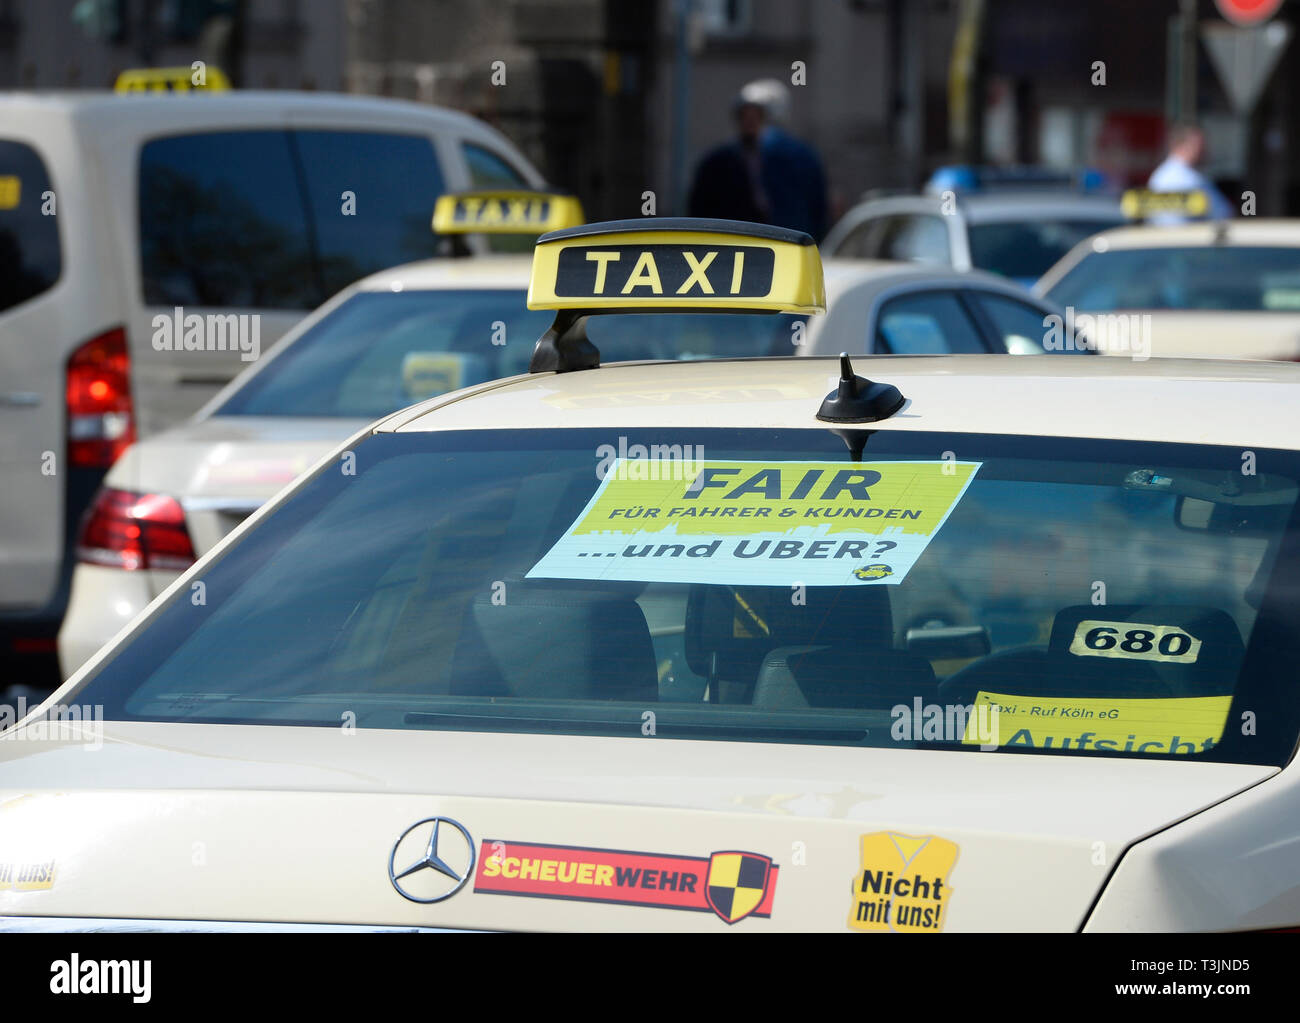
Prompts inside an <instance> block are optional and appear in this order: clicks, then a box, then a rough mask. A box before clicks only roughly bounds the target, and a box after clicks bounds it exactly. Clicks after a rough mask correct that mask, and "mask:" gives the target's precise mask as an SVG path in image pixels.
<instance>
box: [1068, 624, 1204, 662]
mask: <svg viewBox="0 0 1300 1023" xmlns="http://www.w3.org/2000/svg"><path fill="white" fill-rule="evenodd" d="M1070 653H1072V654H1077V655H1078V656H1080V657H1134V658H1137V659H1138V660H1142V661H1169V662H1173V663H1174V664H1194V663H1196V658H1197V657H1199V656H1200V653H1201V641H1200V640H1199V639H1197V638H1196V637H1194V636H1192V635H1190V634H1189V633H1188V632H1187V631H1186V630H1184V629H1182V628H1179V627H1178V626H1177V625H1143V624H1142V623H1141V622H1080V623H1079V625H1078V628H1076V629H1075V630H1074V639H1073V640H1072V641H1071V642H1070Z"/></svg>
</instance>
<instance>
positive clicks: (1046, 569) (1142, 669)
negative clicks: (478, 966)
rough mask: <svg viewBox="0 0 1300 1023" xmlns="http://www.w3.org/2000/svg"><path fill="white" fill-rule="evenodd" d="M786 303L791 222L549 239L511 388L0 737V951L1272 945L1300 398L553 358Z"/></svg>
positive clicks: (226, 569)
mask: <svg viewBox="0 0 1300 1023" xmlns="http://www.w3.org/2000/svg"><path fill="white" fill-rule="evenodd" d="M821 304H822V284H821V273H820V265H819V263H818V260H817V255H816V249H815V248H814V247H813V245H812V243H811V239H809V238H808V237H807V236H806V235H800V234H796V233H793V232H788V231H782V230H780V229H774V228H766V227H758V226H755V225H743V224H728V223H725V222H707V223H705V224H703V225H701V224H700V223H699V222H693V221H680V220H656V221H653V222H642V221H624V222H615V223H611V224H596V225H588V226H586V227H582V228H576V229H573V230H566V231H559V232H555V233H552V234H548V235H544V236H543V237H542V238H541V239H540V241H539V244H538V245H537V248H536V250H535V253H534V266H533V273H532V280H531V285H530V292H529V305H530V306H531V307H533V308H537V309H546V310H551V311H553V312H554V317H555V318H554V322H553V324H552V326H551V327H550V329H548V330H547V331H546V332H545V334H544V335H543V336H542V337H541V338H540V340H539V342H538V344H537V346H536V349H535V351H534V353H533V356H532V359H531V362H530V367H529V372H527V373H523V374H520V375H517V376H514V377H511V378H509V379H504V380H494V381H488V382H484V383H481V384H478V385H475V386H473V387H469V388H465V389H462V390H459V391H456V392H452V393H449V394H444V395H440V396H437V397H435V398H432V399H429V400H428V401H425V402H423V403H420V404H418V405H415V406H413V407H410V408H407V409H405V410H403V411H400V412H398V413H396V414H393V415H390V416H388V417H387V418H385V419H383V420H381V421H379V422H377V423H375V424H373V425H370V426H367V427H366V428H364V429H362V430H359V431H358V432H356V433H355V434H354V435H353V436H352V437H351V438H349V439H348V440H347V441H346V442H344V443H342V444H340V445H338V446H337V447H336V448H335V449H334V450H332V451H331V452H329V453H328V454H326V455H325V456H324V457H322V458H320V459H319V460H318V461H317V462H316V463H315V464H314V465H313V466H311V467H310V468H309V469H308V470H307V471H306V472H305V473H304V475H302V476H301V477H300V478H299V479H298V480H297V481H295V482H294V483H293V484H292V485H291V486H289V487H288V488H286V489H285V490H284V491H282V492H281V493H280V494H279V495H278V496H277V497H275V498H274V499H273V500H272V501H271V502H269V503H268V504H267V505H265V506H263V507H262V508H261V509H260V510H258V511H257V512H255V513H254V514H253V515H252V516H251V517H249V518H248V519H247V520H246V521H244V522H243V523H242V524H241V525H240V526H239V527H238V528H236V529H235V530H234V531H233V532H232V533H231V534H230V535H229V536H227V537H225V539H223V540H222V541H221V542H220V543H218V544H217V545H216V546H215V548H214V549H213V550H211V551H210V552H209V553H208V554H206V555H205V556H204V557H202V558H200V559H199V560H198V562H197V563H196V564H194V565H193V566H192V567H191V568H190V569H188V570H187V571H186V572H185V574H184V575H182V576H181V577H180V578H179V579H178V580H176V581H175V582H174V583H173V584H172V585H171V586H169V587H168V588H167V590H166V591H165V592H164V593H163V594H161V596H160V597H159V598H158V599H157V600H155V601H154V602H153V603H151V604H150V605H149V607H148V608H147V609H146V610H145V611H144V612H143V613H142V614H141V615H140V616H139V617H137V618H136V619H135V620H134V621H132V622H131V623H130V624H129V625H128V626H127V627H126V628H125V629H124V630H123V631H122V633H121V634H120V635H119V636H118V637H117V638H116V639H115V640H114V641H113V642H112V643H111V644H109V645H108V646H107V647H105V648H104V649H103V650H101V651H100V652H98V653H97V654H96V655H95V656H94V657H93V658H91V660H90V661H89V662H88V663H87V664H86V665H84V666H83V667H82V668H81V669H80V670H79V671H78V672H77V673H76V674H75V675H74V676H73V677H72V678H71V679H69V680H68V682H67V683H66V684H65V685H64V686H63V687H62V688H61V689H60V690H59V691H58V692H57V693H56V694H55V695H54V696H53V697H52V698H51V699H50V700H49V701H47V702H46V703H45V704H43V705H41V706H40V707H38V708H34V709H31V710H30V711H29V712H28V713H27V715H26V717H25V718H23V719H22V720H21V721H19V722H18V723H17V724H16V725H12V726H11V727H10V728H9V729H8V730H7V731H6V732H5V733H4V734H3V737H0V930H15V931H26V930H85V929H95V930H131V929H140V928H148V929H159V930H195V929H198V930H205V929H212V930H223V929H224V930H229V929H239V930H243V929H248V930H253V929H295V928H301V927H303V926H306V927H322V928H323V927H326V926H349V927H363V928H374V929H390V928H406V929H484V930H607V929H609V930H633V931H703V932H710V933H724V932H733V933H734V932H751V933H765V932H769V931H782V930H827V931H838V932H844V933H848V932H878V933H889V932H893V933H899V932H918V933H936V932H957V931H996V930H1017V931H1053V930H1054V931H1078V930H1144V931H1145V930H1207V929H1208V930H1235V929H1256V930H1264V929H1276V928H1286V927H1295V926H1296V925H1297V924H1298V923H1300V867H1298V866H1297V861H1296V857H1295V855H1294V827H1293V823H1292V822H1293V821H1294V820H1295V819H1296V816H1297V814H1298V813H1300V767H1297V765H1296V764H1295V763H1294V761H1293V754H1294V752H1295V747H1296V742H1297V736H1300V697H1297V690H1296V687H1295V686H1294V685H1293V684H1291V679H1292V678H1293V675H1294V665H1295V664H1296V663H1297V662H1298V661H1300V632H1298V631H1297V630H1296V629H1295V627H1294V623H1295V621H1296V618H1297V612H1298V611H1300V608H1297V600H1300V597H1298V594H1300V528H1298V526H1297V511H1296V507H1297V495H1298V493H1300V486H1298V483H1297V481H1300V402H1297V400H1296V398H1297V394H1298V393H1300V367H1293V366H1285V365H1266V364H1260V363H1256V364H1246V363H1227V362H1183V361H1160V360H1153V361H1150V362H1137V361H1124V360H1118V359H1051V358H1042V359H1007V358H1001V357H989V356H970V357H957V358H952V359H935V358H913V357H882V358H875V359H868V358H865V357H864V358H859V359H857V360H856V361H855V360H852V359H850V358H848V357H845V358H840V359H834V358H831V359H811V358H787V359H757V360H734V361H727V360H723V361H696V362H667V363H643V364H624V365H618V366H606V367H603V368H602V367H601V366H600V362H601V353H600V351H599V349H598V347H597V345H596V344H595V343H594V342H593V338H594V337H596V336H597V331H596V329H594V328H593V329H592V331H591V334H590V335H588V324H589V321H591V322H592V323H594V322H595V321H597V320H598V319H599V317H600V316H601V315H604V314H606V313H609V312H613V311H616V310H620V309H621V310H626V309H628V308H638V309H644V310H648V311H650V312H651V313H658V314H660V319H661V321H662V324H663V329H664V330H665V331H668V332H671V330H672V329H673V328H672V324H673V319H674V315H676V314H680V313H681V312H682V311H684V310H687V311H699V310H703V309H716V310H719V311H724V310H725V311H728V312H742V311H743V312H745V313H748V314H752V315H755V316H763V315H779V314H780V313H781V312H785V313H793V314H797V315H809V314H812V313H814V311H815V310H816V309H817V308H818V307H819V306H820V305H821ZM1103 388H1104V390H1105V393H1106V394H1107V395H1108V401H1107V406H1106V414H1105V415H1104V416H1100V415H1098V414H1097V404H1096V395H1097V393H1098V391H1099V390H1100V389H1103ZM1232 409H1248V410H1249V412H1248V414H1233V413H1231V411H1229V412H1227V413H1225V412H1224V410H1232ZM1210 412H1212V413H1213V414H1208V413H1210ZM0 724H9V722H0Z"/></svg>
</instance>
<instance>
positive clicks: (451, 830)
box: [388, 817, 475, 902]
mask: <svg viewBox="0 0 1300 1023" xmlns="http://www.w3.org/2000/svg"><path fill="white" fill-rule="evenodd" d="M430 824H432V825H433V830H432V831H430V832H429V840H428V842H427V843H425V844H424V846H423V847H422V852H421V855H420V857H419V859H417V860H416V861H415V862H414V863H412V864H411V865H410V866H409V867H407V868H406V869H405V870H403V871H401V872H400V873H399V872H398V871H397V851H398V850H399V849H400V848H401V847H402V843H403V842H405V841H406V838H407V836H408V835H410V834H411V833H412V832H414V831H417V830H418V829H420V828H423V827H427V826H428V825H430ZM444 824H445V825H447V831H445V832H444V831H443V830H442V827H443V825H444ZM457 833H459V836H458V834H457ZM461 838H463V839H464V842H463V843H462V842H461V841H460V839H461ZM439 840H442V842H443V845H442V849H443V852H446V853H447V855H446V857H444V856H443V855H442V854H441V853H440V852H439V845H438V843H439ZM408 845H412V846H413V845H415V843H408ZM462 846H463V847H462ZM417 848H419V847H417ZM467 857H468V860H469V862H468V863H465V861H466V858H467ZM474 860H475V853H474V839H472V838H470V834H469V832H468V831H466V830H465V829H464V827H462V826H461V825H460V823H459V822H457V821H454V820H452V819H451V818H450V817H426V818H425V819H424V820H422V821H416V822H415V823H414V824H412V825H411V826H410V827H409V828H407V829H406V830H405V831H403V832H402V835H401V837H400V838H399V839H398V840H397V841H396V842H395V843H394V844H393V851H392V852H391V853H390V854H389V856H388V879H389V880H390V881H392V882H393V887H394V888H396V889H397V893H398V894H399V895H401V896H402V897H403V898H407V899H410V900H411V901H412V902H441V901H442V900H443V899H449V898H451V897H452V896H453V895H455V894H456V893H457V892H458V891H460V890H461V889H462V888H464V887H465V883H466V882H467V881H468V880H469V879H470V878H471V877H472V876H473V874H474ZM460 864H465V866H464V867H463V868H461V867H460V866H459V865H460ZM426 871H428V872H429V873H426ZM406 878H411V879H413V880H411V881H408V882H407V884H408V886H409V887H410V888H412V889H414V890H415V891H416V892H419V893H421V894H412V892H411V891H408V889H407V888H404V887H403V886H402V884H401V881H402V880H403V879H406ZM449 882H450V883H451V887H450V888H446V886H447V884H448V883H449ZM442 888H446V891H440V889H442ZM430 893H432V894H430Z"/></svg>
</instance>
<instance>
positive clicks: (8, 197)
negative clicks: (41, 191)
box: [0, 174, 23, 210]
mask: <svg viewBox="0 0 1300 1023" xmlns="http://www.w3.org/2000/svg"><path fill="white" fill-rule="evenodd" d="M22 195H23V182H22V179H21V178H19V177H18V175H17V174H0V210H11V209H13V208H14V207H15V206H17V205H18V200H19V199H21V198H22Z"/></svg>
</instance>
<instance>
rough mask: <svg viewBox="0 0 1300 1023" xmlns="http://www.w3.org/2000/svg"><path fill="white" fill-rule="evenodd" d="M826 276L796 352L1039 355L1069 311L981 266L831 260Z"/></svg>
mask: <svg viewBox="0 0 1300 1023" xmlns="http://www.w3.org/2000/svg"><path fill="white" fill-rule="evenodd" d="M825 277H826V303H827V311H826V315H825V316H818V317H814V318H812V319H811V320H809V321H808V324H807V328H808V329H807V336H806V338H805V339H804V343H803V344H802V345H799V346H796V347H795V348H794V349H793V351H794V354H796V355H836V354H838V353H840V352H849V353H851V354H866V355H974V354H994V353H1003V352H1005V353H1007V354H1010V355H1041V354H1043V353H1044V352H1045V351H1047V350H1048V349H1047V348H1046V347H1045V339H1046V338H1047V337H1048V336H1049V326H1050V324H1051V323H1052V322H1054V320H1053V318H1055V321H1057V322H1059V321H1060V320H1061V319H1062V318H1063V317H1064V310H1063V309H1062V308H1061V307H1060V306H1058V305H1057V304H1056V303H1054V302H1051V301H1049V300H1047V299H1044V298H1039V297H1036V296H1034V295H1031V294H1028V293H1027V292H1026V291H1025V289H1024V288H1022V287H1020V286H1019V285H1018V284H1013V283H1012V282H1010V281H1008V280H1007V279H1006V278H1005V277H999V276H997V275H996V274H990V273H984V272H982V271H979V270H965V271H960V270H953V269H949V268H947V267H942V266H921V265H917V264H915V263H903V262H897V261H890V260H865V259H864V260H857V259H833V260H826V263H825ZM1061 350H1062V351H1065V349H1061ZM1071 350H1072V351H1083V352H1086V351H1087V350H1088V349H1087V348H1086V347H1085V348H1079V347H1077V346H1076V347H1075V348H1073V349H1071ZM782 354H785V353H782Z"/></svg>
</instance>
